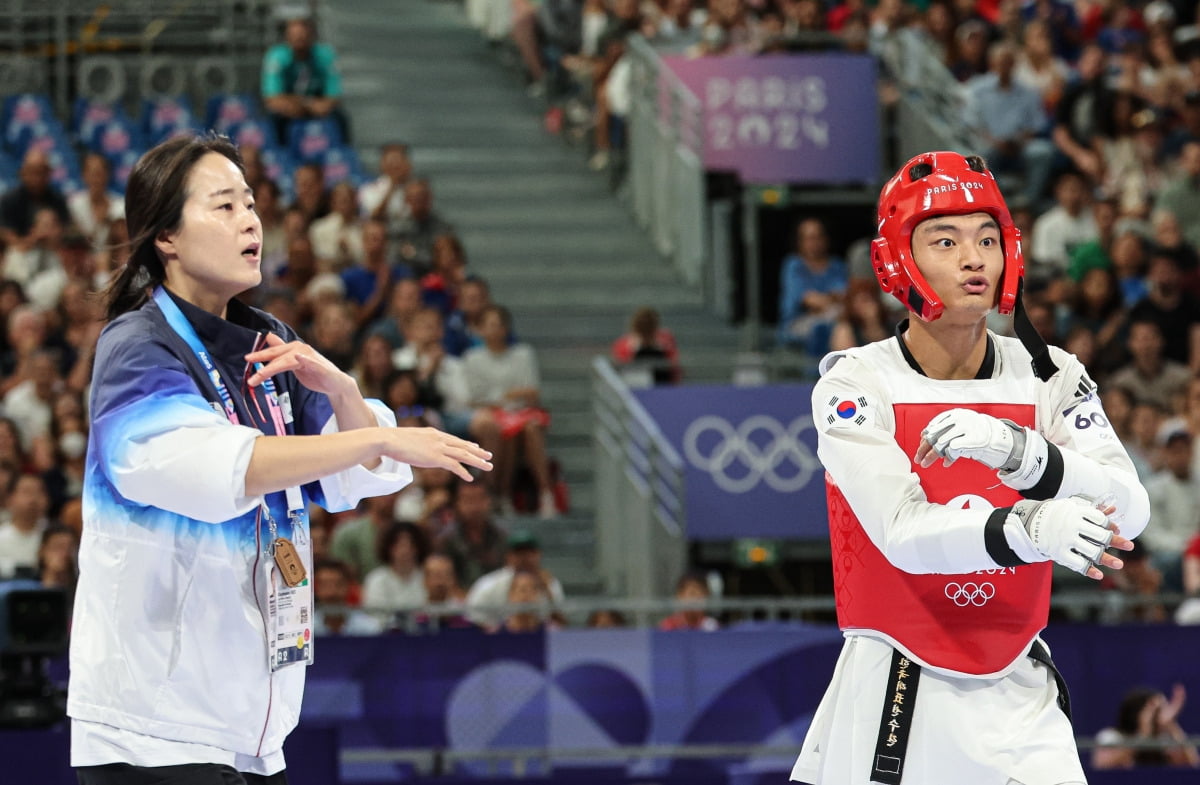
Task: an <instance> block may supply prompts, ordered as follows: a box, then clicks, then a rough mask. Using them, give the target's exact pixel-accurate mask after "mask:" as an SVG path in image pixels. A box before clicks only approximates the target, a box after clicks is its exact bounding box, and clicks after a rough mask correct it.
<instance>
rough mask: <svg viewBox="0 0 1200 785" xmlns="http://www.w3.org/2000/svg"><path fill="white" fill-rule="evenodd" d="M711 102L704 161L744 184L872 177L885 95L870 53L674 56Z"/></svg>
mask: <svg viewBox="0 0 1200 785" xmlns="http://www.w3.org/2000/svg"><path fill="white" fill-rule="evenodd" d="M663 60H664V62H666V63H667V65H668V66H669V67H670V68H671V70H672V71H674V72H675V73H676V74H677V75H678V76H679V78H680V79H681V80H683V83H684V84H686V85H687V86H688V87H689V88H690V89H691V90H692V92H694V93H695V94H696V97H697V98H699V99H700V101H701V103H702V104H703V105H704V127H705V139H704V166H705V168H706V169H709V170H733V171H736V172H738V174H739V175H741V178H742V181H743V182H746V183H766V184H774V183H822V184H838V183H847V184H851V183H874V182H876V181H877V180H878V178H879V166H880V150H879V100H878V96H877V92H876V89H877V88H876V83H877V81H878V75H877V66H876V62H875V59H874V58H873V57H870V56H868V55H855V54H811V55H771V56H767V57H744V56H728V57H700V58H689V57H684V56H668V57H664V58H663Z"/></svg>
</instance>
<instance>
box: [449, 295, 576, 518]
mask: <svg viewBox="0 0 1200 785" xmlns="http://www.w3.org/2000/svg"><path fill="white" fill-rule="evenodd" d="M479 328H480V334H481V336H482V338H483V346H477V347H475V348H474V349H471V350H469V351H468V352H467V353H466V354H464V355H463V365H464V366H465V368H466V375H467V384H468V386H469V388H470V394H471V404H472V405H473V406H476V407H487V409H489V410H490V414H491V420H492V421H494V422H495V424H496V426H497V427H498V429H499V433H500V440H499V444H498V446H497V448H496V449H491V448H489V447H487V446H485V447H484V449H491V452H492V455H493V457H492V463H493V465H494V466H495V470H494V471H493V474H494V475H495V477H496V488H497V493H498V494H500V495H501V499H502V503H503V499H506V498H507V496H508V494H509V492H510V490H511V488H512V478H513V472H514V470H515V468H516V464H517V456H518V454H523V457H524V459H525V463H526V465H527V466H528V467H529V470H530V471H531V472H532V473H533V476H534V480H535V481H536V482H537V487H538V514H539V515H540V516H541V517H543V518H553V517H555V516H556V515H557V514H558V511H557V506H556V502H555V497H554V488H553V485H552V483H551V480H550V464H549V462H548V460H547V458H546V427H547V426H548V425H549V424H550V414H549V413H548V412H547V411H546V410H545V409H543V408H542V406H541V390H540V387H541V379H540V377H539V375H538V367H537V358H536V357H535V356H534V354H533V347H531V346H530V345H529V344H526V343H516V344H510V343H509V336H510V335H511V333H512V317H511V316H510V315H509V313H508V310H507V309H506V308H503V307H501V306H498V305H490V306H488V307H487V308H485V309H484V310H483V313H482V314H481V316H480V322H479ZM480 443H481V444H483V442H482V441H480ZM518 448H520V449H521V453H518Z"/></svg>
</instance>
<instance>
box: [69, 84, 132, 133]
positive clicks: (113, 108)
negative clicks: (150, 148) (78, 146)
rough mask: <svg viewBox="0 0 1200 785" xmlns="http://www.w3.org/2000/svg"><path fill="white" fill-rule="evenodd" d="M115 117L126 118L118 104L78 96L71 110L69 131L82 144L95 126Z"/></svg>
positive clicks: (93, 130)
mask: <svg viewBox="0 0 1200 785" xmlns="http://www.w3.org/2000/svg"><path fill="white" fill-rule="evenodd" d="M117 119H128V118H127V117H126V115H125V110H124V109H123V108H121V106H120V105H119V104H111V103H106V102H104V101H96V100H90V99H87V98H84V97H83V96H80V97H79V98H76V99H75V106H74V107H73V108H72V110H71V132H72V133H73V134H75V138H76V139H78V140H79V141H80V142H81V143H83V144H85V145H86V144H88V143H89V142H90V140H91V138H92V136H93V135H94V134H95V132H96V128H97V127H98V126H100V125H103V124H104V123H107V122H110V121H112V120H117Z"/></svg>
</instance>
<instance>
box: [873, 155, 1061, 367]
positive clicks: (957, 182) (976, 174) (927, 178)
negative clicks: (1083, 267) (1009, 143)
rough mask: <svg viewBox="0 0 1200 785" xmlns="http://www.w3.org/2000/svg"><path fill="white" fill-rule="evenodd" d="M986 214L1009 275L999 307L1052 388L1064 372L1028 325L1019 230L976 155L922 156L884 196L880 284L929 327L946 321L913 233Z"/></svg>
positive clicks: (877, 247) (876, 253) (876, 257)
mask: <svg viewBox="0 0 1200 785" xmlns="http://www.w3.org/2000/svg"><path fill="white" fill-rule="evenodd" d="M970 213H987V214H988V215H990V216H992V218H994V219H996V223H997V224H998V225H999V226H1000V242H1001V245H1002V246H1003V247H1004V272H1003V273H1001V275H1000V287H999V292H998V296H997V299H996V307H997V309H998V310H999V311H1000V313H1002V314H1009V313H1013V312H1014V311H1015V314H1014V320H1013V327H1014V328H1015V330H1016V333H1017V337H1018V338H1020V339H1021V343H1022V344H1024V346H1025V348H1026V350H1028V351H1029V354H1030V357H1031V358H1032V359H1033V368H1034V372H1035V373H1036V374H1037V376H1038V378H1040V379H1041V380H1042V381H1047V380H1049V378H1050V377H1051V376H1053V375H1054V374H1055V373H1057V372H1058V367H1057V366H1056V365H1055V364H1054V361H1053V360H1051V359H1050V350H1049V349H1048V348H1047V347H1046V342H1045V341H1044V340H1042V337H1041V336H1040V335H1038V332H1037V330H1036V329H1035V328H1034V326H1033V324H1032V323H1031V322H1030V321H1029V316H1028V315H1027V314H1026V313H1025V307H1024V305H1023V304H1022V303H1021V280H1022V278H1024V276H1025V261H1024V257H1023V256H1022V255H1021V230H1019V229H1018V228H1017V227H1016V224H1014V223H1013V219H1012V214H1011V213H1009V211H1008V205H1007V204H1005V203H1004V196H1003V195H1002V194H1001V193H1000V186H998V185H997V184H996V178H995V177H993V176H992V173H991V172H989V171H988V168H987V165H986V164H985V163H984V162H983V159H982V158H980V157H979V156H977V155H967V156H964V155H960V154H959V153H954V152H949V151H941V152H933V153H922V154H921V155H918V156H916V157H914V158H912V159H911V160H909V162H908V163H906V164H905V165H904V166H902V167H900V171H899V172H897V173H896V174H895V176H893V177H892V179H891V180H888V181H887V184H885V185H884V186H883V191H882V192H880V194H879V236H878V237H876V238H875V240H874V241H873V242H872V243H871V262H872V265H873V266H874V268H875V277H877V278H878V279H879V285H880V286H881V287H882V288H883V290H884V291H885V292H891V293H892V296H894V297H895V298H896V299H897V300H899V301H900V302H901V303H903V304H904V307H905V308H907V309H908V310H910V311H912V312H913V313H914V314H916V315H917V316H918V317H919V318H921V319H922V320H924V321H926V322H932V321H933V320H934V319H937V318H938V317H939V316H941V315H942V309H943V308H944V305H943V303H942V301H941V298H939V297H938V296H937V292H935V291H934V290H933V288H932V287H931V286H930V285H929V282H928V281H926V280H925V276H923V275H921V271H920V270H918V269H917V263H916V262H915V261H913V256H912V233H913V229H915V228H916V226H917V224H919V223H921V221H924V220H925V219H926V218H932V217H934V216H937V215H969V214H970Z"/></svg>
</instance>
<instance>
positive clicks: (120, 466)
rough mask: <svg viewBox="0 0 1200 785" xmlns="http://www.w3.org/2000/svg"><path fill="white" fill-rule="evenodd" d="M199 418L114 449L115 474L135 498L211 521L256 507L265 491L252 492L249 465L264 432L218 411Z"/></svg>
mask: <svg viewBox="0 0 1200 785" xmlns="http://www.w3.org/2000/svg"><path fill="white" fill-rule="evenodd" d="M204 419H206V418H205V417H204V414H203V412H197V416H196V417H195V418H194V420H195V421H194V422H193V424H189V425H187V426H185V427H180V428H173V429H171V430H168V431H164V432H161V433H158V434H155V435H153V436H149V437H147V438H145V439H139V440H136V441H133V442H132V443H130V444H129V445H128V447H127V448H126V449H124V450H120V451H115V452H114V458H115V459H114V461H113V463H112V464H111V465H110V467H109V477H110V478H111V480H112V483H113V485H114V486H115V487H116V489H117V491H118V492H119V493H120V494H121V495H122V496H124V497H125V498H126V499H129V500H130V501H132V502H136V503H138V504H145V505H150V506H153V507H159V508H161V509H164V510H168V511H170V512H173V513H176V514H179V515H186V516H188V517H190V518H195V519H196V520H200V521H205V522H207V523H221V522H223V521H227V520H229V519H231V518H236V517H237V516H239V515H242V514H244V513H246V512H249V511H250V510H253V509H254V508H255V507H256V506H257V505H258V503H259V502H260V501H261V500H262V499H261V497H252V496H246V495H245V493H246V469H247V468H248V467H249V466H250V456H251V454H252V453H253V452H254V440H255V439H257V438H258V437H259V436H262V433H261V432H259V431H258V430H257V429H254V428H247V427H245V426H241V425H231V424H230V423H229V422H228V421H226V420H225V419H224V418H222V417H220V416H219V415H216V414H214V415H213V417H212V418H211V420H212V421H211V424H204V423H203V420H204Z"/></svg>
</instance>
